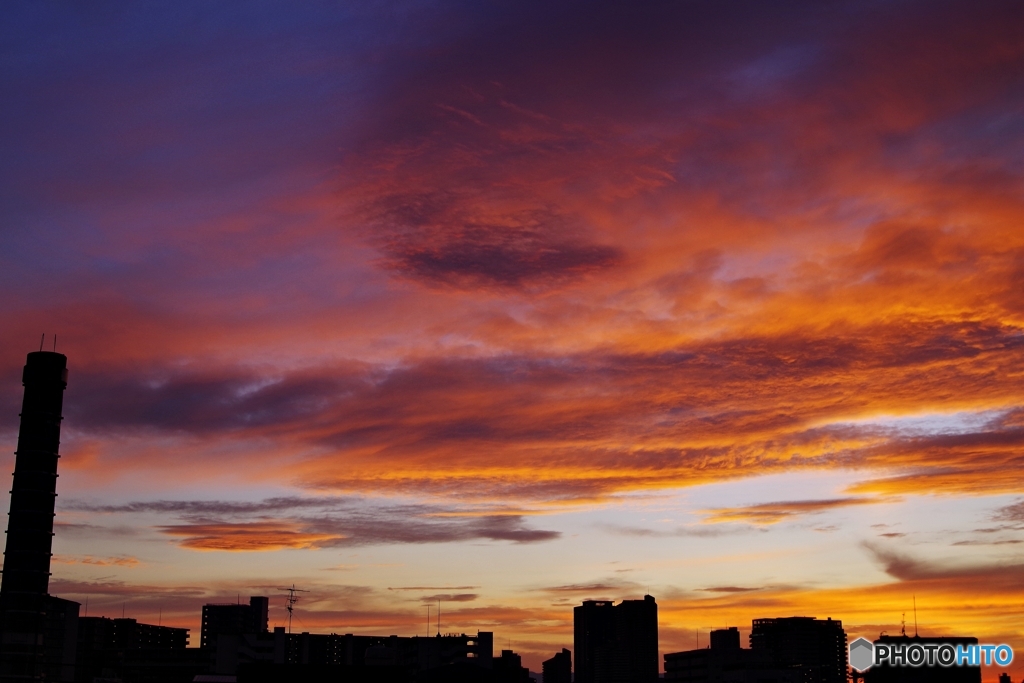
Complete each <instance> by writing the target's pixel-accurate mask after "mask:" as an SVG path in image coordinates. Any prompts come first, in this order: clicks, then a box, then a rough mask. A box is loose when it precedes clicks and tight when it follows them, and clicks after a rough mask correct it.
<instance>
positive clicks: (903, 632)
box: [900, 612, 907, 636]
mask: <svg viewBox="0 0 1024 683" xmlns="http://www.w3.org/2000/svg"><path fill="white" fill-rule="evenodd" d="M900 635H901V636H905V635H907V613H906V612H904V613H903V618H902V619H901V620H900Z"/></svg>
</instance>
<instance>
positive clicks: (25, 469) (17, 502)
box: [0, 351, 68, 681]
mask: <svg viewBox="0 0 1024 683" xmlns="http://www.w3.org/2000/svg"><path fill="white" fill-rule="evenodd" d="M67 363H68V359H67V356H65V355H63V354H60V353H52V352H50V351H36V352H33V353H30V354H28V360H27V362H26V363H25V370H24V372H23V374H22V376H21V381H22V384H24V385H25V398H24V401H23V402H22V404H21V429H20V431H19V432H18V450H17V451H16V452H15V461H14V485H13V486H12V487H11V511H10V514H9V515H8V517H9V519H8V522H7V548H6V550H5V551H4V568H3V579H2V582H0V681H33V680H40V679H41V678H43V677H44V676H43V669H44V643H43V635H44V631H45V626H46V609H47V590H48V588H49V583H50V555H51V553H50V550H51V546H52V543H53V508H54V502H55V499H56V497H57V459H58V458H59V457H60V456H59V455H58V454H57V450H58V449H59V448H60V422H61V420H62V419H63V417H62V416H61V410H62V408H63V405H64V389H65V388H66V387H67V385H68V384H67V382H68V370H67Z"/></svg>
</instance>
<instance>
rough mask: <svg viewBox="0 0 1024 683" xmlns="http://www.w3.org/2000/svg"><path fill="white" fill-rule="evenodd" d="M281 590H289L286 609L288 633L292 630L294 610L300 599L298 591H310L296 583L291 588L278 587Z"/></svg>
mask: <svg viewBox="0 0 1024 683" xmlns="http://www.w3.org/2000/svg"><path fill="white" fill-rule="evenodd" d="M277 590H279V591H288V601H287V605H286V606H285V609H287V610H288V633H291V632H292V612H294V611H295V603H297V602H298V601H299V596H297V595H296V593H308V592H309V591H304V590H302V589H301V588H296V587H295V584H294V583H293V584H292V585H291V588H278V589H277Z"/></svg>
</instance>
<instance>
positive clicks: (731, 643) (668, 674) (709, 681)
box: [665, 626, 803, 683]
mask: <svg viewBox="0 0 1024 683" xmlns="http://www.w3.org/2000/svg"><path fill="white" fill-rule="evenodd" d="M665 680H666V681H680V682H685V683H697V682H698V681H699V682H700V683H748V682H751V683H752V682H754V681H756V682H757V683H802V681H803V678H802V671H801V670H800V669H799V668H797V667H786V666H779V665H777V664H776V663H775V660H774V658H773V657H772V653H771V652H769V651H766V650H748V649H742V648H741V647H740V632H739V629H738V628H736V627H735V626H732V627H729V628H725V629H718V630H715V631H712V632H711V646H710V647H706V648H699V649H696V650H687V651H684V652H670V653H668V654H666V655H665Z"/></svg>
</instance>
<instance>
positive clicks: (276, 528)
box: [160, 522, 343, 552]
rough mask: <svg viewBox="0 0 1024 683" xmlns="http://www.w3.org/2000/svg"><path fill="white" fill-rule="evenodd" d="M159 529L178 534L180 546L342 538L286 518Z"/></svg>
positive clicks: (253, 546)
mask: <svg viewBox="0 0 1024 683" xmlns="http://www.w3.org/2000/svg"><path fill="white" fill-rule="evenodd" d="M160 530H161V531H163V532H164V533H165V534H167V535H169V536H175V537H180V538H182V540H181V541H179V545H181V546H182V547H184V548H190V549H192V550H227V551H235V552H239V551H246V552H249V551H255V550H282V549H284V548H318V547H322V546H323V545H324V544H325V543H328V542H336V541H338V540H341V538H343V537H339V536H335V535H331V534H317V533H309V532H306V531H303V530H302V529H301V528H300V527H298V526H297V525H294V524H289V523H287V522H239V523H209V524H181V525H168V526H163V527H160Z"/></svg>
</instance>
